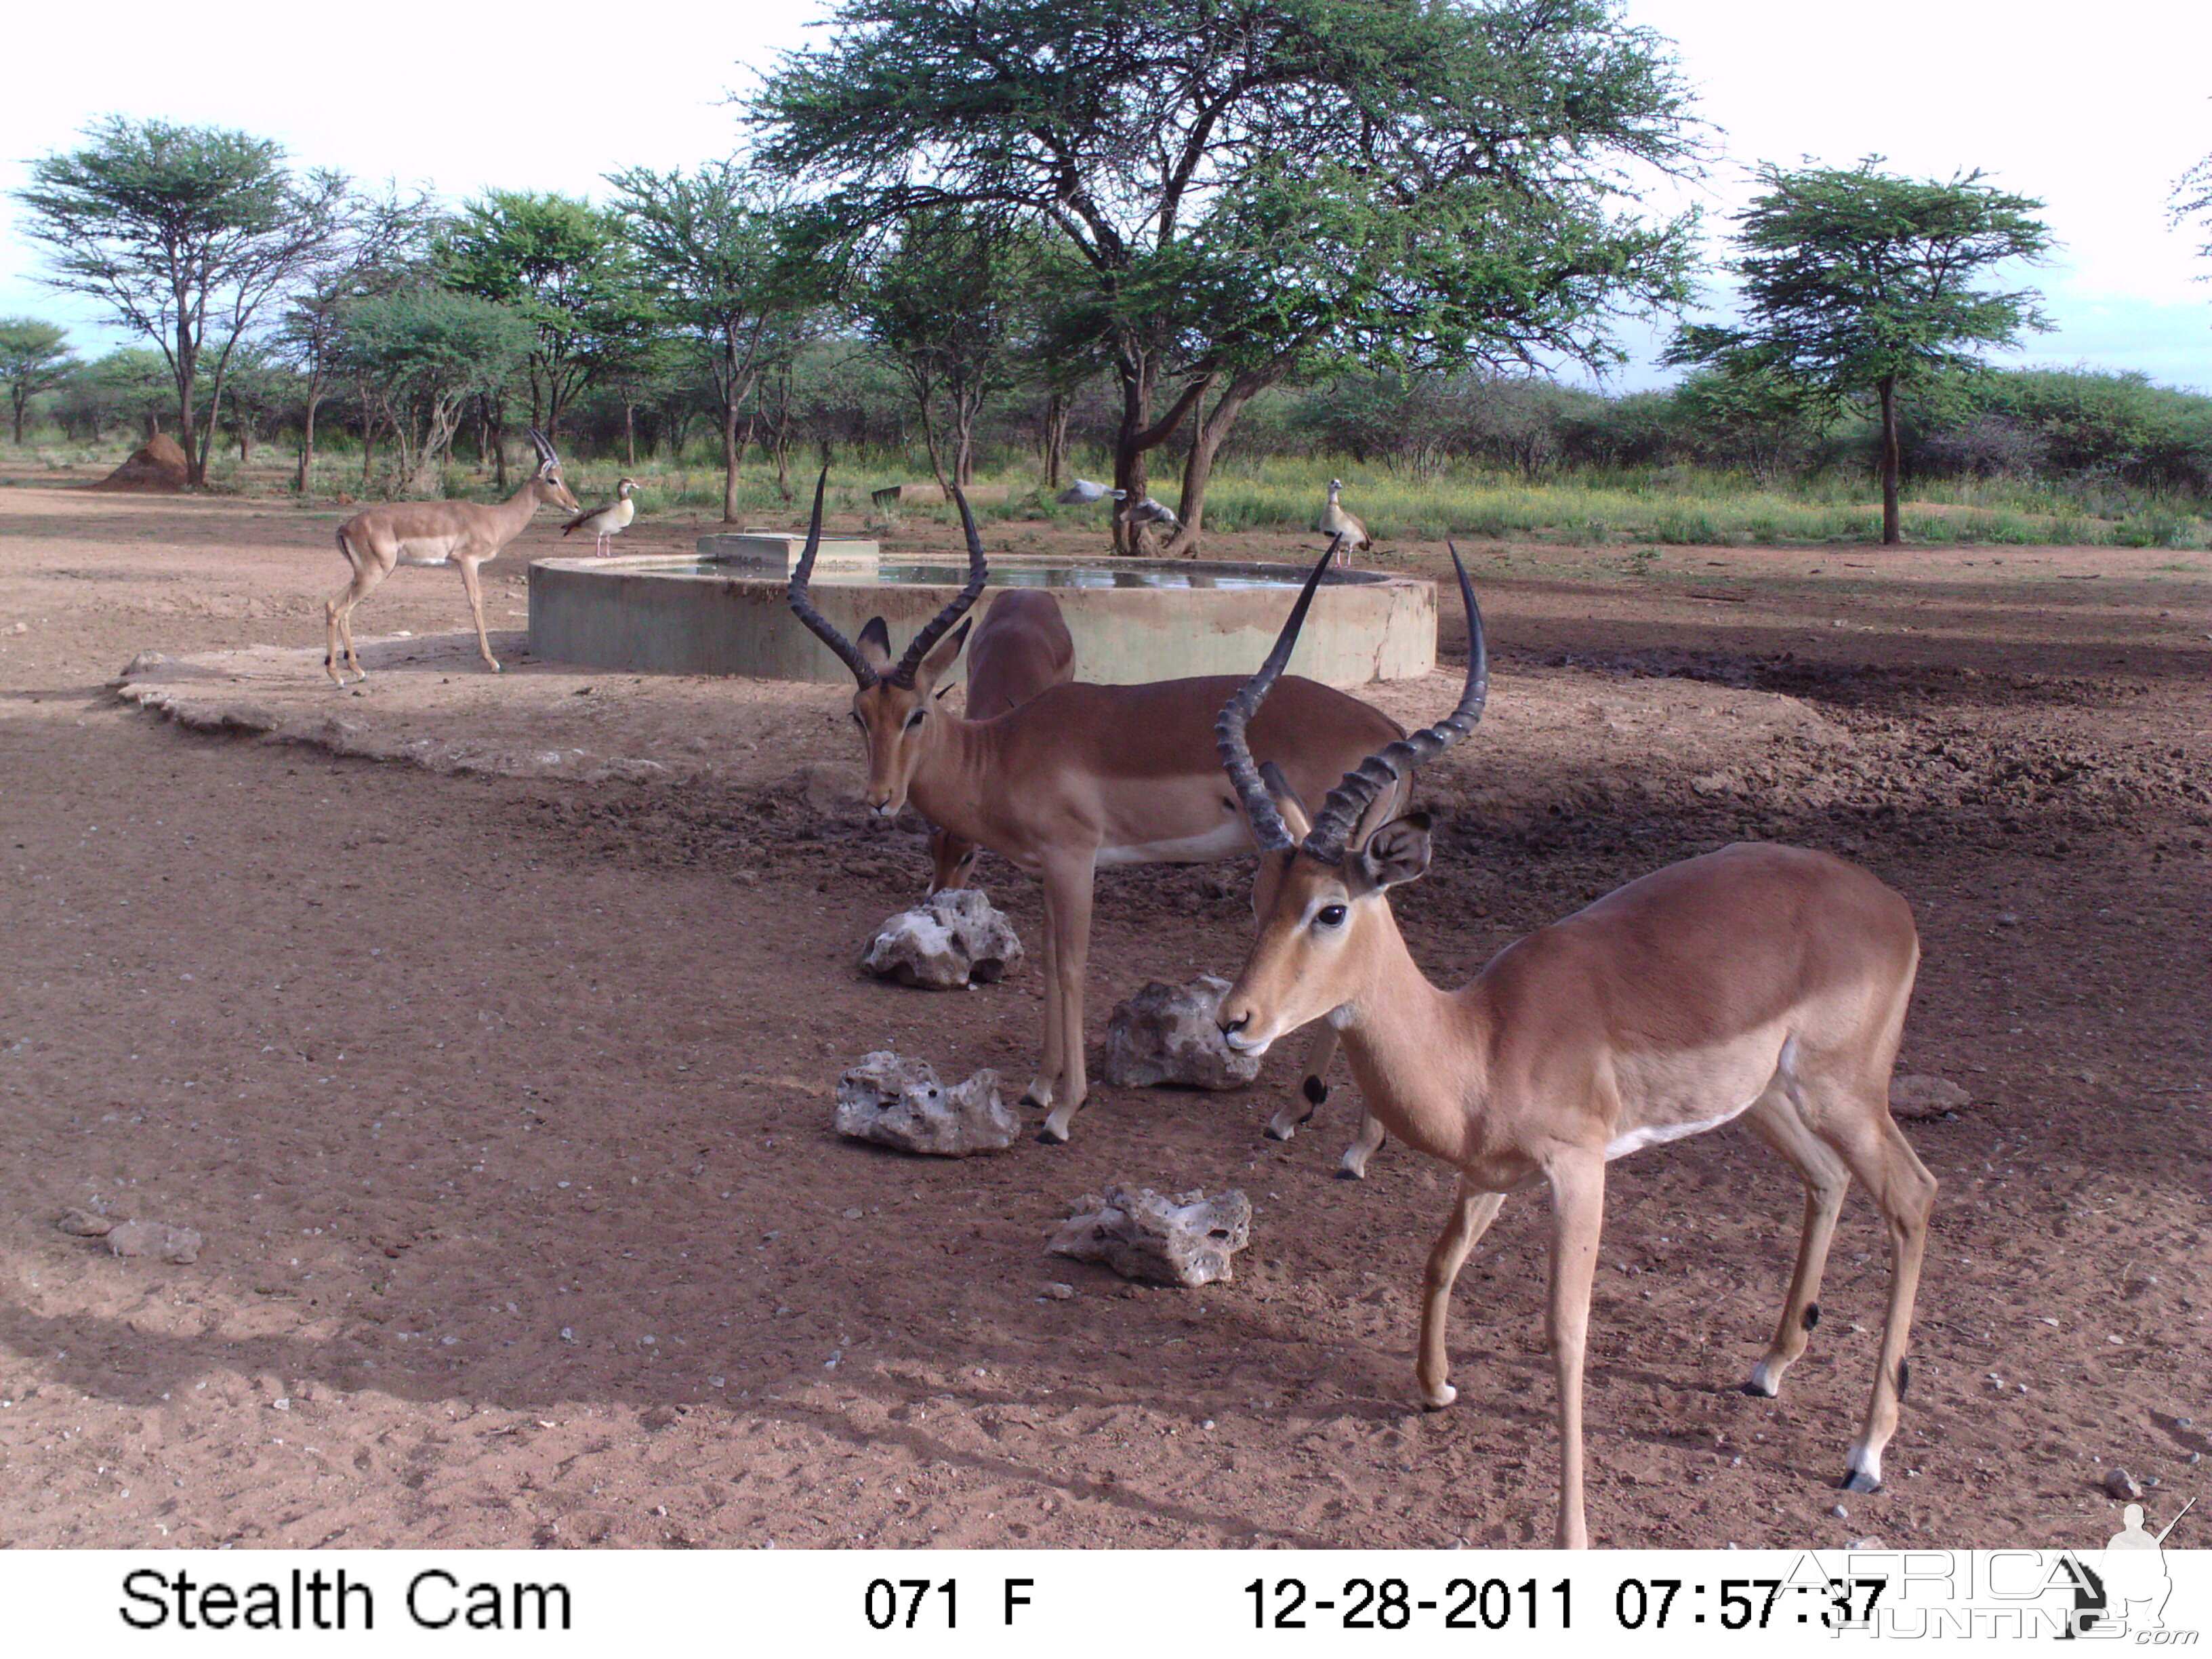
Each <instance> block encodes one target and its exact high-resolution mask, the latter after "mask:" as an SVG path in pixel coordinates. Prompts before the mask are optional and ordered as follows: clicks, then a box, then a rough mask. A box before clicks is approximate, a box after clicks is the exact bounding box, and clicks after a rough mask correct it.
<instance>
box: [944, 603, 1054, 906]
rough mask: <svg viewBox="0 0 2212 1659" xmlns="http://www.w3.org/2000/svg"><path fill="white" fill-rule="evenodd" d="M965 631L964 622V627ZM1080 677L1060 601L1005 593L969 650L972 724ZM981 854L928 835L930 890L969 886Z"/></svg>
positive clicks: (948, 835) (988, 610) (947, 834)
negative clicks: (976, 858)
mask: <svg viewBox="0 0 2212 1659" xmlns="http://www.w3.org/2000/svg"><path fill="white" fill-rule="evenodd" d="M961 626H962V627H963V629H965V628H966V626H967V624H965V623H963V624H962V625H961ZM1073 678H1075V641H1073V640H1072V639H1070V638H1069V637H1068V634H1067V618H1066V617H1063V616H1061V615H1060V601H1059V600H1058V599H1054V597H1053V596H1052V595H1051V594H1050V593H1048V592H1046V591H1045V590H1044V589H1043V588H1042V587H1008V588H1002V589H1001V590H1000V592H999V593H998V595H997V596H996V597H995V598H994V599H992V601H991V603H990V604H989V605H986V606H985V607H984V610H983V620H982V621H981V622H980V623H976V624H975V639H974V640H973V641H971V642H970V643H969V647H968V701H967V704H966V706H965V708H964V711H963V712H964V713H965V714H966V715H967V717H968V718H969V720H993V719H995V718H997V717H998V716H999V715H1000V714H1007V713H1009V712H1011V711H1012V710H1013V709H1016V708H1020V707H1021V706H1022V705H1023V704H1024V703H1025V702H1028V701H1029V700H1030V698H1031V697H1034V696H1036V694H1037V693H1038V692H1040V691H1042V690H1044V689H1045V687H1047V686H1048V685H1060V684H1064V683H1066V681H1068V680H1072V679H1073ZM980 850H981V849H980V848H977V846H976V845H975V842H972V841H963V840H962V839H961V838H960V837H959V836H956V835H954V834H953V833H952V832H951V830H950V829H932V830H931V831H930V832H929V890H930V891H931V892H933V893H941V892H943V891H945V890H946V889H947V888H951V887H964V886H966V885H967V884H968V872H969V871H970V870H972V869H973V868H975V854H977V852H979V851H980Z"/></svg>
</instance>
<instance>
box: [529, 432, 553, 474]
mask: <svg viewBox="0 0 2212 1659" xmlns="http://www.w3.org/2000/svg"><path fill="white" fill-rule="evenodd" d="M522 429H523V431H525V432H526V433H527V434H528V435H529V436H530V441H531V443H532V446H533V447H535V448H536V449H537V451H538V471H541V472H542V471H544V470H545V469H546V468H547V467H549V466H558V465H561V457H560V456H559V455H558V454H557V453H555V451H554V448H553V441H552V440H551V439H550V438H549V437H547V436H546V435H544V433H542V432H540V431H539V430H538V428H536V427H534V426H526V427H525V428H522Z"/></svg>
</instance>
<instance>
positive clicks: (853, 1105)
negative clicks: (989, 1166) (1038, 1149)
mask: <svg viewBox="0 0 2212 1659" xmlns="http://www.w3.org/2000/svg"><path fill="white" fill-rule="evenodd" d="M829 1126H830V1127H832V1128H834V1129H835V1130H836V1132H837V1133H839V1134H841V1135H850V1136H851V1137H852V1138H853V1139H855V1140H872V1141H875V1142H877V1143H878V1145H881V1146H896V1147H897V1148H898V1149H899V1150H900V1151H901V1152H927V1153H928V1154H930V1155H931V1156H932V1157H935V1158H967V1157H969V1156H971V1155H973V1154H974V1153H976V1152H1004V1151H1006V1148H1007V1147H1009V1146H1012V1145H1013V1144H1014V1138H1015V1137H1016V1136H1017V1135H1018V1134H1019V1133H1021V1131H1022V1126H1021V1123H1020V1121H1019V1120H1018V1119H1017V1118H1016V1117H1015V1116H1014V1114H1013V1112H1012V1109H1011V1108H1009V1107H1008V1106H1007V1104H1006V1102H1005V1101H1004V1100H1003V1099H1001V1098H1000V1095H999V1074H998V1073H996V1072H994V1071H992V1070H990V1069H989V1068H988V1067H986V1068H985V1069H983V1070H982V1071H980V1072H978V1073H975V1076H973V1077H971V1078H969V1079H968V1080H967V1081H966V1082H965V1083H963V1084H962V1085H959V1086H958V1087H957V1088H953V1089H948V1088H946V1087H945V1085H943V1084H941V1083H939V1081H938V1080H937V1073H936V1071H935V1070H934V1069H933V1067H932V1066H930V1063H929V1062H928V1061H927V1060H908V1059H907V1058H906V1057H905V1056H904V1055H902V1054H893V1053H892V1052H891V1051H890V1049H888V1048H880V1049H878V1050H877V1051H876V1052H875V1053H874V1054H866V1055H863V1056H862V1057H861V1060H860V1064H859V1065H857V1066H854V1067H853V1068H852V1069H851V1070H850V1071H848V1072H847V1073H845V1075H844V1076H842V1077H841V1078H839V1079H837V1104H836V1109H834V1110H833V1111H832V1112H831V1114H830V1118H829Z"/></svg>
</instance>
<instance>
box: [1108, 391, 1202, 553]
mask: <svg viewBox="0 0 2212 1659" xmlns="http://www.w3.org/2000/svg"><path fill="white" fill-rule="evenodd" d="M1157 365H1158V360H1157V357H1156V356H1155V355H1154V354H1153V353H1152V352H1151V351H1149V350H1145V349H1131V350H1127V351H1125V353H1124V355H1123V356H1122V358H1121V366H1120V373H1121V429H1120V431H1118V432H1117V433H1115V437H1114V484H1115V488H1116V489H1120V490H1121V491H1123V492H1124V493H1123V495H1122V496H1121V504H1122V510H1123V511H1124V512H1126V511H1127V510H1128V509H1129V508H1130V507H1135V506H1136V505H1137V504H1138V503H1139V502H1140V501H1143V500H1144V499H1145V498H1146V495H1148V494H1149V493H1150V485H1151V473H1150V470H1149V468H1148V467H1147V465H1146V456H1147V455H1149V454H1150V453H1151V452H1152V451H1153V450H1155V449H1158V447H1160V446H1161V445H1162V444H1164V443H1165V442H1166V441H1168V440H1169V439H1170V438H1171V437H1173V436H1174V435H1176V431H1177V430H1178V429H1180V428H1181V427H1182V423H1183V422H1184V420H1185V419H1186V418H1187V417H1188V416H1189V414H1190V411H1191V410H1192V409H1193V408H1194V406H1195V405H1196V404H1198V402H1199V401H1200V399H1201V398H1204V397H1205V396H1206V392H1208V391H1209V390H1210V389H1211V388H1212V385H1213V381H1214V376H1213V375H1212V374H1202V375H1200V376H1199V377H1198V378H1197V379H1196V380H1192V381H1191V382H1190V383H1189V384H1188V386H1184V387H1183V389H1182V392H1181V393H1180V394H1178V395H1177V397H1176V400H1175V404H1174V406H1173V407H1172V408H1170V410H1168V412H1167V413H1166V414H1164V415H1163V416H1160V418H1159V419H1158V420H1157V421H1153V422H1151V424H1149V425H1147V424H1146V421H1145V417H1146V415H1148V414H1149V413H1150V412H1151V410H1152V392H1153V386H1154V384H1155V382H1156V380H1157V377H1158V366H1157ZM1150 535H1151V532H1149V531H1148V530H1147V529H1146V526H1143V525H1136V524H1127V523H1124V522H1123V520H1122V519H1121V513H1115V516H1114V550H1115V552H1117V553H1125V554H1133V555H1139V556H1141V555H1144V554H1146V553H1149V552H1150V551H1151V550H1152V544H1151V541H1150Z"/></svg>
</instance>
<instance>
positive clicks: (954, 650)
mask: <svg viewBox="0 0 2212 1659" xmlns="http://www.w3.org/2000/svg"><path fill="white" fill-rule="evenodd" d="M974 621H975V618H974V617H969V619H968V621H967V622H963V623H961V624H960V626H959V627H957V628H956V629H953V630H952V632H951V634H949V635H946V636H945V641H944V642H943V643H942V644H940V645H939V646H938V647H937V648H936V649H935V650H933V651H932V652H931V653H929V654H928V655H927V656H926V657H924V658H923V659H921V674H920V675H919V676H917V678H921V679H922V680H925V681H927V682H929V683H931V684H934V683H935V682H936V681H937V680H938V679H939V677H941V676H942V675H943V674H944V672H945V670H946V669H948V668H950V667H951V666H952V659H954V658H955V657H957V656H958V655H959V654H960V647H962V646H963V645H965V644H967V643H968V629H969V623H973V622H974ZM946 690H951V688H950V687H949V686H948V687H947V688H946Z"/></svg>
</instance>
